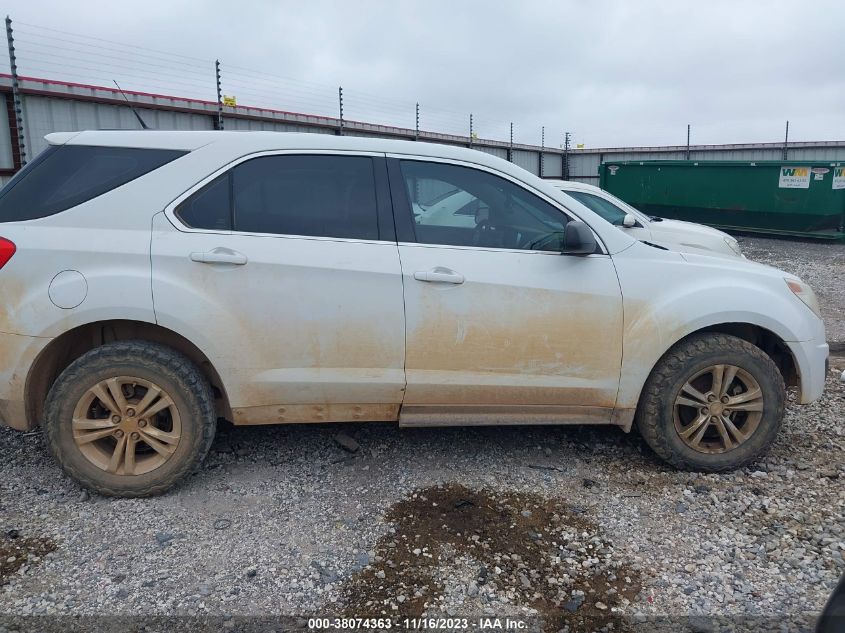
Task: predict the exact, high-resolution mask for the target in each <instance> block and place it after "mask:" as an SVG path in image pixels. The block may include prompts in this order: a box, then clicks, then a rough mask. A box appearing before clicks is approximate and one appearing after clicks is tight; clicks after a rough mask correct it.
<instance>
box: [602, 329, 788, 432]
mask: <svg viewBox="0 0 845 633" xmlns="http://www.w3.org/2000/svg"><path fill="white" fill-rule="evenodd" d="M706 332H713V333H719V334H728V335H731V336H736V337H737V338H739V339H742V340H744V341H747V342H749V343H751V344H752V345H754V346H756V347H758V348H759V349H761V350H762V351H763V352H764V353H765V354H766V355H768V356H769V358H771V359H772V361H773V362H774V363H775V365H776V366H777V368H778V370H779V371H780V373H781V376H783V380H784V383H786V385H787V387H798V388H799V391H800V388H801V371H800V365H799V364H798V361H797V360H796V358H795V357H794V355H793V354H792V352H791V350H790V349H789V346H788V345H787V344H786V342H785V339H784V338H783V337H782V336H780V335H779V334H778V333H776V332H773V331H772V330H770V329H768V328H767V327H764V326H762V325H759V324H756V323H750V322H747V321H723V322H716V323H710V324H701V325H699V326H698V327H694V328H691V329H689V330H686V331H684V332H682V333H680V334H679V335H677V336H673V337H667V339H664V340H663V341H662V343H663V344H662V345H661V346H660V348H659V349H658V350H655V351H653V352H652V353H651V354H649V357H648V358H647V359H643V357H642V356H640V358H639V359H638V360H636V361H635V360H633V359H625V358H623V366H622V375H621V376H620V386H619V393H618V396H617V400H616V411H615V412H614V417H615V418H616V420H618V424H619V425H620V426H621V427H622V428H623V429H624V430H625V431H629V430H630V429H631V427H632V426H633V422H634V415H635V413H636V410H637V407H638V405H639V401H640V397H641V396H642V390H643V388H644V387H645V383H646V381H647V380H648V378H649V376H651V374H652V373H653V372H654V370H655V368H656V367H657V366H658V365H659V363H660V361H661V360H662V359H663V358H664V357H665V356H666V354H668V353H669V352H670V351H671V350H672V349H673V348H674V347H675V346H677V345H679V344H680V343H682V342H683V341H685V340H687V339H688V338H689V337H691V336H695V335H697V334H701V333H706ZM650 340H651V341H652V342H653V341H655V338H654V337H652V338H651V339H650ZM638 352H639V353H640V354H642V352H643V350H642V349H640V350H638ZM626 360H628V363H629V364H626Z"/></svg>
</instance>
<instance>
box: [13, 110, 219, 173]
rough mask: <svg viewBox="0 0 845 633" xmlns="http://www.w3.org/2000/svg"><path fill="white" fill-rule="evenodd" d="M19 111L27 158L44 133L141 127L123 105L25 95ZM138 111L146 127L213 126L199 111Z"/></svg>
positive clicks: (38, 147)
mask: <svg viewBox="0 0 845 633" xmlns="http://www.w3.org/2000/svg"><path fill="white" fill-rule="evenodd" d="M23 110H24V138H25V139H26V145H27V155H28V156H29V157H30V158H32V157H33V156H35V155H36V154H37V153H38V152H40V151H41V150H42V149H44V147H45V146H46V145H47V142H46V141H45V140H44V136H45V135H47V134H50V133H51V132H75V131H77V130H138V129H141V125H140V124H139V123H138V120H137V119H136V118H135V115H134V114H132V110H130V109H129V108H128V107H126V106H119V105H111V104H107V103H94V102H91V101H74V100H71V99H56V98H53V97H42V96H39V95H26V97H25V98H24V99H23ZM138 113H139V114H140V115H141V117H142V118H143V119H144V122H145V123H146V124H147V125H148V126H149V127H151V128H154V129H158V130H210V129H213V123H214V122H213V121H212V119H211V118H210V117H208V116H206V115H203V114H191V113H187V112H173V111H168V110H158V109H156V110H152V109H146V108H138Z"/></svg>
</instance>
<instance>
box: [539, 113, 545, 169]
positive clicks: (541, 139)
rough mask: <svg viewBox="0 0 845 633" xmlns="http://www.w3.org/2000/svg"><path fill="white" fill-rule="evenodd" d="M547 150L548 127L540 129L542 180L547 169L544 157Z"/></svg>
mask: <svg viewBox="0 0 845 633" xmlns="http://www.w3.org/2000/svg"><path fill="white" fill-rule="evenodd" d="M545 148H546V126H545V125H544V126H543V127H541V128H540V174H539V175H540V178H542V177H543V171H544V167H545V157H544V155H543V150H544V149H545Z"/></svg>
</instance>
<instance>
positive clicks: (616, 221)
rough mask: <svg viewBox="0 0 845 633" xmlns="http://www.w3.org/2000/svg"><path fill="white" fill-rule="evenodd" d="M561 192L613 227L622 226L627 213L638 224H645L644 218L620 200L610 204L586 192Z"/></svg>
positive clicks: (602, 198)
mask: <svg viewBox="0 0 845 633" xmlns="http://www.w3.org/2000/svg"><path fill="white" fill-rule="evenodd" d="M563 191H564V192H565V193H566V194H567V195H570V196H572V197H573V198H575V199H576V200H577V201H578V202H580V203H581V204H583V205H584V206H585V207H587V208H588V209H590V210H591V211H595V212H596V213H598V214H599V215H600V216H601V217H603V218H604V219H605V220H607V221H608V222H610V223H611V224H613V225H615V226H622V221H623V220H624V219H625V215H627V214H629V213H630V214H631V215H633V216H634V217H635V218H637V220H638V221H639V222H641V223H643V224H644V223H645V217H643V215H642V214H641V213H640V212H639V211H637V210H636V209H634V208H633V207H632V206H630V205H628V204H626V203H625V202H623V201H622V200H619V199H614V202H611V201H610V200H607V199H606V198H604V197H602V196H597V195H596V194H594V193H588V192H586V191H569V190H567V189H563Z"/></svg>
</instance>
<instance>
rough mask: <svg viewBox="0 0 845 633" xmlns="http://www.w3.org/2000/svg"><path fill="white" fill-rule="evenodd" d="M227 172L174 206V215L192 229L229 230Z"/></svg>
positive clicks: (230, 226) (230, 215) (229, 213)
mask: <svg viewBox="0 0 845 633" xmlns="http://www.w3.org/2000/svg"><path fill="white" fill-rule="evenodd" d="M229 178H230V176H229V174H224V175H222V176H220V177H219V178H216V179H214V180H213V181H211V182H210V183H208V184H207V185H206V186H205V187H203V188H202V189H200V190H199V191H197V192H196V193H195V194H194V195H192V196H191V197H190V198H188V199H187V200H185V201H184V202H183V203H182V204H180V205H179V206H178V207H177V208H176V216H177V217H178V218H179V219H180V220H182V222H184V223H185V224H187V225H188V226H190V227H191V228H194V229H209V230H213V231H230V230H231V229H232V210H231V204H230V197H229V193H230V191H229Z"/></svg>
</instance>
